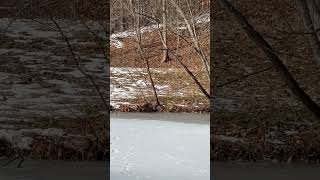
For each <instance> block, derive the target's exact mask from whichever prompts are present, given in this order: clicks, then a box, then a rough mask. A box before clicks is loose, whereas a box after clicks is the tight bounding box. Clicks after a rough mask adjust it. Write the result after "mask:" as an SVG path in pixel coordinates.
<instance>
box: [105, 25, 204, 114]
mask: <svg viewBox="0 0 320 180" xmlns="http://www.w3.org/2000/svg"><path fill="white" fill-rule="evenodd" d="M142 32H143V34H142V47H143V50H144V55H145V57H146V59H147V60H148V63H149V66H150V70H151V76H152V78H153V81H154V84H155V88H156V91H157V94H158V96H159V101H160V103H161V104H162V105H163V106H162V107H161V108H160V111H169V112H179V111H185V112H201V111H206V112H208V111H209V101H208V100H207V99H206V97H205V96H204V95H203V94H202V93H201V92H200V90H199V89H198V87H197V86H196V85H195V83H194V81H193V80H192V78H191V77H190V76H189V75H188V74H187V73H186V72H185V70H184V69H183V68H182V67H181V66H180V65H179V63H178V61H177V60H175V59H174V58H172V57H171V59H170V60H169V61H168V62H162V50H161V49H162V44H161V41H160V37H159V34H158V30H157V26H148V27H144V28H143V29H142ZM199 40H200V43H201V46H202V48H203V49H204V52H205V54H206V56H207V58H208V59H209V43H210V42H209V32H208V28H207V26H205V27H202V31H201V32H200V33H199ZM179 41H180V42H179ZM179 41H178V38H177V35H174V34H173V33H169V34H168V46H169V48H170V49H171V51H172V52H174V53H175V54H176V56H177V57H178V58H179V59H181V61H182V62H183V63H184V64H185V65H186V66H187V67H188V68H189V69H190V70H191V71H192V73H194V75H195V76H196V77H197V78H198V80H199V81H200V83H201V84H202V85H203V86H204V88H205V89H206V90H207V91H208V92H209V81H208V79H207V77H206V74H205V71H204V67H203V64H202V63H201V60H200V58H199V56H198V54H197V53H196V52H195V50H194V49H193V48H192V47H191V46H190V45H189V44H188V43H190V39H187V41H188V43H186V42H184V41H183V40H181V39H180V40H179ZM177 42H179V47H178V43H177ZM169 57H170V56H169ZM110 58H111V72H110V73H111V75H110V77H111V94H110V100H111V105H112V106H113V108H114V110H116V111H159V108H158V110H157V109H156V108H152V107H153V106H154V105H155V102H156V101H155V96H154V92H153V90H152V86H151V82H150V79H149V77H148V73H147V68H146V62H145V60H144V59H143V57H142V55H141V54H140V52H139V51H138V43H136V41H135V32H132V31H125V32H119V33H115V34H112V35H111V50H110ZM148 106H149V107H148Z"/></svg>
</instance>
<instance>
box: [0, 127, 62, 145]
mask: <svg viewBox="0 0 320 180" xmlns="http://www.w3.org/2000/svg"><path fill="white" fill-rule="evenodd" d="M33 135H42V136H63V135H64V131H63V130H62V129H57V128H48V129H38V128H37V129H17V130H13V129H12V128H10V129H0V139H5V140H7V141H8V142H9V143H11V144H12V146H13V147H17V148H19V149H30V145H31V144H32V141H33V138H32V136H33Z"/></svg>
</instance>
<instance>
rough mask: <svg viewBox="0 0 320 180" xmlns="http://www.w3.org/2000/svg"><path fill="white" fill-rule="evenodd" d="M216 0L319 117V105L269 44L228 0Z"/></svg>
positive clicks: (300, 98) (296, 94) (297, 95)
mask: <svg viewBox="0 0 320 180" xmlns="http://www.w3.org/2000/svg"><path fill="white" fill-rule="evenodd" d="M218 2H219V3H220V4H221V5H222V6H223V7H224V8H225V9H226V10H227V11H229V12H230V13H231V14H232V15H233V16H234V18H235V19H236V20H237V22H238V24H239V25H240V26H241V27H242V29H243V30H244V31H245V32H246V34H247V35H248V37H249V38H250V39H251V40H252V41H253V42H254V43H255V44H256V45H257V46H258V47H259V48H260V49H261V50H262V51H263V52H264V53H265V55H266V56H267V57H268V58H269V59H270V61H271V62H272V63H273V65H274V67H275V68H276V69H277V70H278V72H279V75H280V76H281V77H282V79H283V81H284V82H285V83H286V84H287V86H288V87H289V89H290V90H291V91H292V93H293V94H294V95H295V96H296V97H297V98H298V99H299V100H300V101H301V102H302V103H303V104H304V105H305V106H306V107H307V108H308V109H309V110H310V111H311V112H313V114H314V115H315V116H316V117H317V118H319V119H320V107H319V106H318V105H317V103H316V102H314V101H313V100H312V99H311V98H310V96H308V95H307V94H306V93H305V92H304V90H303V89H302V88H301V87H300V86H299V84H298V82H297V81H296V80H295V78H294V77H293V76H292V75H291V73H290V72H289V70H288V69H287V67H286V66H285V65H284V64H283V63H282V61H281V60H280V58H279V57H278V55H277V54H276V53H275V51H274V50H273V48H272V47H271V45H270V44H269V43H268V42H267V41H265V39H264V38H263V37H262V36H261V35H260V34H259V32H257V31H256V30H255V29H254V28H253V26H252V25H251V24H250V23H249V22H248V21H247V19H246V18H245V17H244V16H243V15H242V14H241V13H240V11H238V10H237V9H236V8H235V7H234V6H233V5H232V4H231V3H230V2H229V1H228V0H218Z"/></svg>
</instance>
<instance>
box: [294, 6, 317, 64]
mask: <svg viewBox="0 0 320 180" xmlns="http://www.w3.org/2000/svg"><path fill="white" fill-rule="evenodd" d="M296 4H297V8H298V11H299V12H300V14H301V17H302V19H303V22H304V24H305V27H306V29H307V31H308V32H311V33H310V34H309V41H310V46H311V48H312V50H313V54H314V59H315V61H316V62H317V63H319V64H320V39H319V36H318V35H317V34H318V33H317V32H316V27H318V26H319V23H320V19H319V18H320V17H319V11H318V9H317V7H318V6H317V5H316V3H315V1H314V0H308V1H307V0H296ZM308 4H309V6H308ZM318 4H319V3H318ZM311 14H312V16H311ZM312 17H313V18H312Z"/></svg>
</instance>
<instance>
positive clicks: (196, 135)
mask: <svg viewBox="0 0 320 180" xmlns="http://www.w3.org/2000/svg"><path fill="white" fill-rule="evenodd" d="M111 119H112V120H111V162H110V173H111V179H112V180H138V179H139V180H147V179H150V180H168V179H174V180H209V179H210V173H209V172H210V161H209V159H210V152H209V145H210V136H209V114H186V113H176V114H175V113H153V114H146V113H120V114H112V116H111Z"/></svg>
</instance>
